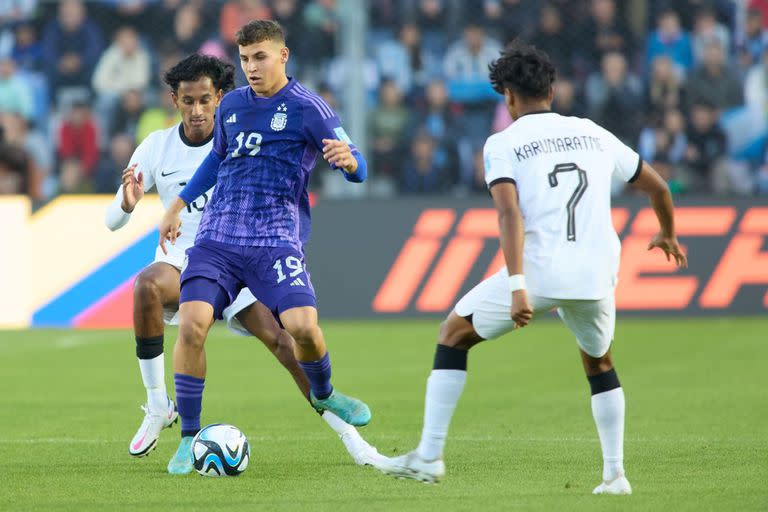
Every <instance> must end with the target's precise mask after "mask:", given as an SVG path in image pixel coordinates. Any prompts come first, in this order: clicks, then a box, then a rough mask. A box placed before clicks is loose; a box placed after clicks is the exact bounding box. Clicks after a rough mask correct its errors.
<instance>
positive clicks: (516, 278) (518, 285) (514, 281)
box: [509, 274, 525, 292]
mask: <svg viewBox="0 0 768 512" xmlns="http://www.w3.org/2000/svg"><path fill="white" fill-rule="evenodd" d="M517 290H525V276H524V275H523V274H515V275H513V276H509V291H511V292H516V291H517Z"/></svg>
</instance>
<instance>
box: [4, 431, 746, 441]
mask: <svg viewBox="0 0 768 512" xmlns="http://www.w3.org/2000/svg"><path fill="white" fill-rule="evenodd" d="M332 436H333V434H331V433H330V432H328V433H326V434H309V435H308V434H302V435H298V436H248V439H249V440H250V441H251V442H296V441H324V440H327V439H330V438H332ZM403 437H404V436H398V435H392V434H377V435H374V436H370V438H369V439H371V440H373V439H375V440H377V441H391V440H400V439H403ZM451 440H452V441H464V442H499V441H504V442H510V441H512V442H521V443H597V442H598V438H597V435H595V436H594V437H526V436H452V437H451ZM743 441H744V439H721V438H706V437H674V436H670V437H656V438H649V437H645V438H643V437H641V438H628V439H625V443H670V442H674V443H680V442H697V443H712V442H716V443H722V442H734V443H736V442H739V443H740V442H743ZM124 442H125V439H122V438H120V439H94V438H90V439H89V438H77V437H30V438H19V439H12V438H0V444H111V443H124Z"/></svg>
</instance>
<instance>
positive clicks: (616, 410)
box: [580, 350, 632, 494]
mask: <svg viewBox="0 0 768 512" xmlns="http://www.w3.org/2000/svg"><path fill="white" fill-rule="evenodd" d="M580 354H581V361H582V363H583V365H584V371H585V372H586V374H587V379H588V380H589V385H590V388H591V391H592V416H593V417H594V419H595V425H596V426H597V433H598V435H599V437H600V447H601V448H602V451H603V482H602V483H601V484H600V485H598V486H597V487H596V488H595V490H594V491H593V493H594V494H632V487H631V486H630V485H629V481H628V480H627V478H626V477H625V476H624V390H623V389H622V388H621V384H620V383H619V378H618V377H617V375H616V370H614V368H613V361H611V352H610V350H609V351H608V352H606V353H605V354H604V355H603V356H601V357H593V356H590V355H589V354H587V353H586V352H584V351H583V350H581V351H580Z"/></svg>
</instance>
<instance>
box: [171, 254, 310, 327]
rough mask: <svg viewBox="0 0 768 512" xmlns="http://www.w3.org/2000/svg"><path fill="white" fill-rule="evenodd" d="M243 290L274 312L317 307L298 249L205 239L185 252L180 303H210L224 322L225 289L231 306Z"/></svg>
mask: <svg viewBox="0 0 768 512" xmlns="http://www.w3.org/2000/svg"><path fill="white" fill-rule="evenodd" d="M196 278H204V279H196ZM185 284H186V286H185ZM244 287H248V288H249V289H250V290H251V293H253V295H254V296H255V297H256V298H257V299H258V300H260V301H261V302H262V303H263V304H264V305H265V306H267V307H268V308H269V309H270V310H271V311H272V312H274V313H276V314H280V313H282V312H283V311H285V310H288V309H291V308H296V307H302V306H312V307H315V308H316V307H317V301H316V300H315V289H314V288H313V287H312V282H311V281H310V278H309V273H307V269H306V266H305V264H304V255H303V254H302V253H301V252H299V251H297V250H296V249H293V248H291V247H245V246H239V245H230V244H224V243H221V242H215V241H213V240H202V241H200V242H199V243H196V244H195V245H193V246H192V247H190V248H189V249H187V255H186V258H185V260H184V267H183V268H182V271H181V296H180V298H179V303H182V302H188V301H192V300H199V301H203V302H207V303H208V304H210V305H212V306H213V308H214V313H215V316H216V318H221V311H220V310H223V309H224V308H223V307H221V302H222V301H221V291H222V290H223V291H224V292H225V293H226V295H227V297H228V299H229V303H232V301H234V300H235V297H237V294H238V293H239V292H240V290H241V289H242V288H244ZM225 306H226V304H225Z"/></svg>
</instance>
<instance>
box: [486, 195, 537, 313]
mask: <svg viewBox="0 0 768 512" xmlns="http://www.w3.org/2000/svg"><path fill="white" fill-rule="evenodd" d="M491 196H492V197H493V203H494V204H495V205H496V211H497V212H498V214H499V242H500V243H501V250H502V251H503V252H504V260H505V261H506V263H507V272H508V273H509V281H510V293H512V311H511V313H510V315H511V317H512V320H513V321H514V322H515V323H516V324H517V325H518V326H519V327H525V326H526V325H528V322H530V320H531V318H532V317H533V308H532V307H531V305H530V304H529V303H528V292H526V290H525V279H524V277H523V243H524V240H525V228H524V226H523V215H522V214H521V213H520V206H519V205H518V202H517V187H516V186H515V184H514V183H512V182H508V181H505V182H501V183H497V184H495V185H492V186H491Z"/></svg>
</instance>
